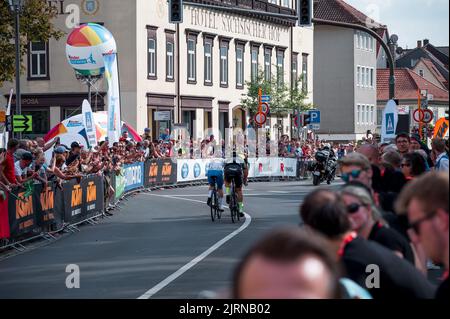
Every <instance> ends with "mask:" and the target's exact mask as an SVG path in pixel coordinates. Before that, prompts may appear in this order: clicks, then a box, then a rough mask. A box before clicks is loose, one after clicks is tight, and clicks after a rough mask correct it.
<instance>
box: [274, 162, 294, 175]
mask: <svg viewBox="0 0 450 319" xmlns="http://www.w3.org/2000/svg"><path fill="white" fill-rule="evenodd" d="M277 160H278V169H279V172H280V175H279V176H288V177H296V176H297V159H295V158H277Z"/></svg>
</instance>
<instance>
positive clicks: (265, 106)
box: [261, 102, 270, 115]
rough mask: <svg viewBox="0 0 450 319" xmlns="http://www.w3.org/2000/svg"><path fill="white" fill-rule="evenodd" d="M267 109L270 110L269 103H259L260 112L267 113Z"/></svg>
mask: <svg viewBox="0 0 450 319" xmlns="http://www.w3.org/2000/svg"><path fill="white" fill-rule="evenodd" d="M269 111H270V107H269V104H268V103H266V102H263V103H261V112H263V113H264V114H266V115H267V114H268V113H269Z"/></svg>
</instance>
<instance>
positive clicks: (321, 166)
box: [309, 146, 337, 186]
mask: <svg viewBox="0 0 450 319" xmlns="http://www.w3.org/2000/svg"><path fill="white" fill-rule="evenodd" d="M336 168H337V159H336V156H335V154H334V152H333V151H332V150H331V148H330V147H328V146H325V147H324V148H323V149H322V150H319V151H317V152H316V155H315V161H314V162H313V163H312V165H311V166H310V169H309V170H310V171H311V172H312V177H313V185H314V186H318V185H320V184H321V183H323V182H325V181H326V182H327V184H328V185H329V184H331V182H332V181H333V180H334V179H335V177H336Z"/></svg>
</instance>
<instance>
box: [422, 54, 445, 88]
mask: <svg viewBox="0 0 450 319" xmlns="http://www.w3.org/2000/svg"><path fill="white" fill-rule="evenodd" d="M420 61H422V62H423V64H425V65H426V67H427V68H428V69H429V70H430V72H431V73H432V74H433V75H434V76H435V78H436V79H437V80H438V81H439V82H441V83H442V85H444V86H445V84H446V83H447V80H446V79H445V78H444V77H443V76H442V74H441V73H440V72H439V71H438V70H436V67H435V66H434V64H433V62H432V61H431V60H430V59H425V58H420Z"/></svg>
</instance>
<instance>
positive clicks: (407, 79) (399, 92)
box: [377, 68, 449, 102]
mask: <svg viewBox="0 0 450 319" xmlns="http://www.w3.org/2000/svg"><path fill="white" fill-rule="evenodd" d="M418 90H419V91H420V90H428V94H433V98H434V100H435V101H442V102H444V101H447V102H448V100H449V98H448V97H449V96H448V91H446V90H443V89H441V88H440V87H438V86H436V85H434V84H433V83H431V82H429V81H427V80H425V79H424V78H422V77H421V76H420V75H418V74H416V73H415V72H413V71H412V70H410V69H406V68H404V69H396V70H395V98H396V99H399V100H416V99H417V92H418ZM388 99H389V69H378V70H377V100H381V101H384V100H388Z"/></svg>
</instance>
